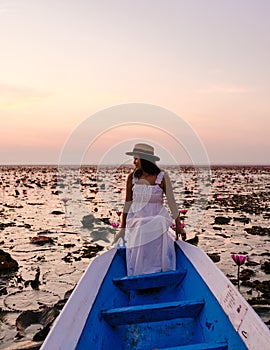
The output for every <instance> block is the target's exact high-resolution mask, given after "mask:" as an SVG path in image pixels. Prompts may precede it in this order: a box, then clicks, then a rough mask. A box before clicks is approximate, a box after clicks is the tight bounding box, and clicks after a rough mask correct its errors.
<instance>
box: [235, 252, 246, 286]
mask: <svg viewBox="0 0 270 350" xmlns="http://www.w3.org/2000/svg"><path fill="white" fill-rule="evenodd" d="M231 257H232V259H233V261H234V262H235V263H236V265H237V287H238V290H240V266H241V265H243V264H244V263H245V261H246V260H247V257H248V256H247V255H238V254H232V255H231Z"/></svg>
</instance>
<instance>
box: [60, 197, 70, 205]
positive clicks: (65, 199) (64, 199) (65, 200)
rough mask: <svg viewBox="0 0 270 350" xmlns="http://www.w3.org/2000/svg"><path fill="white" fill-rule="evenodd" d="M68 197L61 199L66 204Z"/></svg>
mask: <svg viewBox="0 0 270 350" xmlns="http://www.w3.org/2000/svg"><path fill="white" fill-rule="evenodd" d="M69 200H70V198H61V201H62V202H63V203H64V204H65V205H66V204H67V202H68V201H69Z"/></svg>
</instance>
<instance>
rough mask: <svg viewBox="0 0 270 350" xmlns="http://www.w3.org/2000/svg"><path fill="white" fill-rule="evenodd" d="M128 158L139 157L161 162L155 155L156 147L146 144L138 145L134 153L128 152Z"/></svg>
mask: <svg viewBox="0 0 270 350" xmlns="http://www.w3.org/2000/svg"><path fill="white" fill-rule="evenodd" d="M126 154H127V155H128V156H138V158H143V159H147V160H160V158H159V157H158V156H155V155H154V147H152V146H150V145H147V144H146V143H137V144H136V145H135V146H134V148H133V151H131V152H126Z"/></svg>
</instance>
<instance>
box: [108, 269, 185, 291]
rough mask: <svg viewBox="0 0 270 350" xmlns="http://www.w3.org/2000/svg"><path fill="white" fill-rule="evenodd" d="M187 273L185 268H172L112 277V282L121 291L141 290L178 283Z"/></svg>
mask: <svg viewBox="0 0 270 350" xmlns="http://www.w3.org/2000/svg"><path fill="white" fill-rule="evenodd" d="M186 274H187V270H183V271H180V270H173V271H166V272H156V273H150V274H143V275H134V276H126V277H120V278H114V279H113V283H114V284H116V285H117V286H118V287H119V288H120V289H121V290H122V291H124V292H129V291H131V290H143V289H150V288H161V287H167V286H172V285H179V284H180V283H181V282H182V281H183V279H184V278H185V276H186Z"/></svg>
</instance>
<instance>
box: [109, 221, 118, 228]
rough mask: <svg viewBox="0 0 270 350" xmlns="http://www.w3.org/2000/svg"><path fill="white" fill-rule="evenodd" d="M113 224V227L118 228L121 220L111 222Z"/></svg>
mask: <svg viewBox="0 0 270 350" xmlns="http://www.w3.org/2000/svg"><path fill="white" fill-rule="evenodd" d="M111 226H112V227H113V228H117V227H118V226H119V222H112V223H111Z"/></svg>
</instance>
